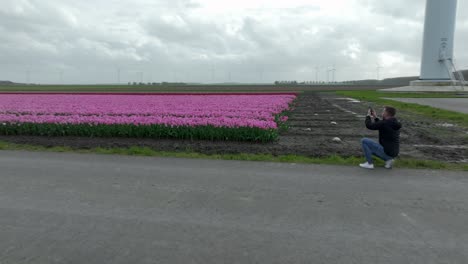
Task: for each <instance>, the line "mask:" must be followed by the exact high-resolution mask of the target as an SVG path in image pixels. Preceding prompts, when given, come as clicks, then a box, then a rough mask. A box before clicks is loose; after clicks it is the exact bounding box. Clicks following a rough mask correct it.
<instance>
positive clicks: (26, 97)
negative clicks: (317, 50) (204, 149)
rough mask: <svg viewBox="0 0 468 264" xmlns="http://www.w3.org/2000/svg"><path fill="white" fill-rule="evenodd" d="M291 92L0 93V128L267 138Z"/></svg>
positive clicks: (95, 134)
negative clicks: (149, 93)
mask: <svg viewBox="0 0 468 264" xmlns="http://www.w3.org/2000/svg"><path fill="white" fill-rule="evenodd" d="M295 98H296V95H295V94H151V95H148V94H146V95H136V94H131V95H130V94H0V134H3V135H39V136H87V137H149V138H180V139H207V140H238V141H259V142H267V141H272V140H275V139H276V138H277V137H278V130H279V127H282V126H283V125H284V123H285V122H286V121H287V119H288V117H287V116H286V115H285V114H286V113H287V111H288V110H290V106H291V104H292V102H293V101H294V100H295Z"/></svg>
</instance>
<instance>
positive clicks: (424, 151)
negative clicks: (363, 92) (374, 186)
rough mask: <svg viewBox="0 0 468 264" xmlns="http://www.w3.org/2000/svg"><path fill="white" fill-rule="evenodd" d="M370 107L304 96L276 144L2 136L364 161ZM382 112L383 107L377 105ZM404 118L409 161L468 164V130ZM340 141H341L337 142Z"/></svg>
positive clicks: (45, 142)
mask: <svg viewBox="0 0 468 264" xmlns="http://www.w3.org/2000/svg"><path fill="white" fill-rule="evenodd" d="M367 107H368V103H367V102H360V101H357V100H353V99H351V98H346V97H342V96H338V95H336V94H335V93H327V92H320V93H318V92H304V93H301V94H299V95H298V98H297V100H296V101H295V104H294V107H293V109H292V111H291V112H290V113H289V114H288V115H289V119H288V121H287V125H288V126H289V129H287V130H282V131H280V132H279V135H278V138H277V139H275V140H274V141H271V142H264V143H261V142H246V141H238V140H190V139H153V138H126V137H123V138H122V137H104V138H102V137H79V136H67V137H63V136H62V137H60V136H48V137H47V136H27V135H18V136H5V135H3V136H0V140H2V141H8V142H12V143H18V144H33V145H41V146H47V147H51V146H68V147H72V148H77V149H91V148H96V147H102V148H114V147H118V148H128V147H132V146H138V147H149V148H151V149H155V150H159V151H170V152H174V151H175V152H179V151H180V152H187V151H189V152H198V153H204V154H231V153H232V154H239V153H252V154H272V155H289V154H293V155H303V156H310V157H328V156H331V155H339V156H344V157H351V156H361V155H362V154H361V153H362V151H361V148H360V139H361V138H362V137H371V138H374V139H377V133H376V132H373V131H369V130H367V129H366V128H365V126H364V115H365V113H366V111H367ZM374 107H376V108H377V107H379V106H376V105H375V106H374ZM398 116H399V118H400V120H401V121H402V123H403V129H402V134H401V138H402V147H401V149H402V153H401V156H402V157H403V158H405V157H408V158H415V159H423V160H437V161H446V162H462V163H463V162H465V163H466V162H467V161H468V136H467V135H468V129H467V128H466V127H463V126H458V125H456V124H449V123H441V122H440V121H438V120H431V119H430V118H427V117H423V116H418V115H415V114H414V113H412V112H407V111H405V110H404V109H401V111H399V113H398ZM336 137H337V138H339V139H340V141H335V140H334V138H336Z"/></svg>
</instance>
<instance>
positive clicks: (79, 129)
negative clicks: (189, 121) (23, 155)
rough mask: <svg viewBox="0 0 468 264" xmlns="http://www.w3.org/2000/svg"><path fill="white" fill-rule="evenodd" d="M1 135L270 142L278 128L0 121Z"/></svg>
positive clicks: (276, 135) (274, 137) (274, 138)
mask: <svg viewBox="0 0 468 264" xmlns="http://www.w3.org/2000/svg"><path fill="white" fill-rule="evenodd" d="M0 135H12V136H16V135H29V136H48V137H53V136H78V137H127V138H157V139H162V138H174V139H190V140H232V141H253V142H269V141H274V140H276V139H277V138H278V130H277V129H260V128H253V127H239V128H228V127H213V126H195V127H188V126H180V127H170V126H165V125H141V126H135V125H122V124H115V125H89V124H79V125H73V124H48V123H44V124H35V123H21V124H10V123H3V124H0Z"/></svg>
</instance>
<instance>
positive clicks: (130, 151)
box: [0, 141, 468, 171]
mask: <svg viewBox="0 0 468 264" xmlns="http://www.w3.org/2000/svg"><path fill="white" fill-rule="evenodd" d="M0 150H18V151H19V150H22V151H35V152H75V153H87V154H104V155H128V156H145V157H174V158H189V159H214V160H240V161H262V162H282V163H302V164H326V165H345V166H356V165H357V164H359V163H361V162H362V161H363V158H362V157H341V156H329V157H306V156H298V155H281V156H274V155H271V154H246V153H243V154H214V155H207V154H202V153H196V152H167V151H158V150H154V149H151V148H148V147H130V148H93V149H74V148H70V147H44V146H36V145H24V144H14V143H10V142H5V141H0ZM376 165H378V166H383V162H382V161H377V162H376ZM395 167H397V168H409V169H435V170H460V171H468V164H462V163H447V162H440V161H430V160H415V159H401V160H398V162H397V163H396V166H395Z"/></svg>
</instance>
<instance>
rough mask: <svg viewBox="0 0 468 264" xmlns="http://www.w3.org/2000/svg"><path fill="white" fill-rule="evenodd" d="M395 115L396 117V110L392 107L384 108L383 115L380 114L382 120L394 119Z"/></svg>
mask: <svg viewBox="0 0 468 264" xmlns="http://www.w3.org/2000/svg"><path fill="white" fill-rule="evenodd" d="M395 115H396V109H395V108H394V107H391V106H385V107H384V109H383V113H382V118H383V119H388V118H392V117H395Z"/></svg>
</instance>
